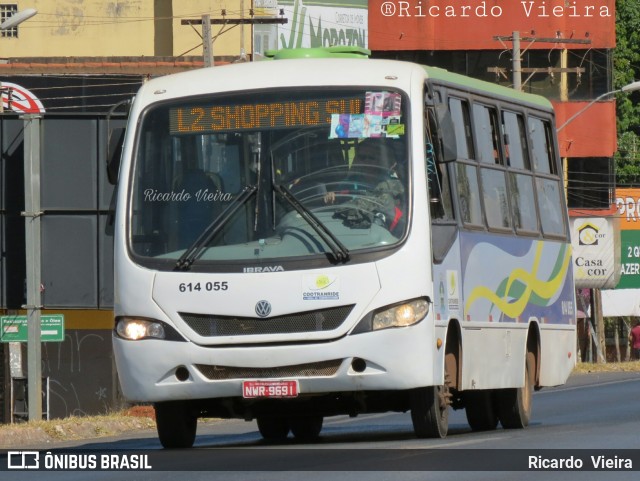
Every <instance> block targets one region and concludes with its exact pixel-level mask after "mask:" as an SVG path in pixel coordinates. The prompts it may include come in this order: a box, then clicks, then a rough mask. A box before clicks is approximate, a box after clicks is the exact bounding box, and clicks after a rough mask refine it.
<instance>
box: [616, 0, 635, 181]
mask: <svg viewBox="0 0 640 481" xmlns="http://www.w3.org/2000/svg"><path fill="white" fill-rule="evenodd" d="M613 65H614V72H613V85H614V88H616V89H619V88H621V87H623V86H625V85H627V84H630V83H631V82H633V81H634V80H639V79H640V2H638V0H616V49H615V51H614V56H613ZM616 100H617V102H616V105H617V117H618V122H617V125H618V151H617V152H616V155H615V164H616V177H617V183H618V184H619V185H621V184H624V185H632V184H635V185H640V136H639V135H638V134H640V94H639V93H638V92H635V93H632V94H619V95H618V97H617V99H616Z"/></svg>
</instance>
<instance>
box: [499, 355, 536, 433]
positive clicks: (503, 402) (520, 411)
mask: <svg viewBox="0 0 640 481" xmlns="http://www.w3.org/2000/svg"><path fill="white" fill-rule="evenodd" d="M534 383H535V356H534V354H533V353H532V352H527V360H526V364H525V376H524V386H523V387H520V388H512V389H500V390H498V391H496V406H497V411H498V418H499V419H500V424H502V427H504V428H505V429H522V428H524V427H526V426H528V425H529V420H530V419H531V405H532V400H533V385H534Z"/></svg>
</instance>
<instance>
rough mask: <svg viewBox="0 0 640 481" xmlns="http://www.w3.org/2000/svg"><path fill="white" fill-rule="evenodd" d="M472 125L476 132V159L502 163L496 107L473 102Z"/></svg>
mask: <svg viewBox="0 0 640 481" xmlns="http://www.w3.org/2000/svg"><path fill="white" fill-rule="evenodd" d="M473 126H474V127H475V129H474V130H475V133H476V142H477V151H476V154H477V156H478V159H477V160H479V161H480V162H484V163H488V164H502V160H501V155H500V140H499V133H500V130H499V126H498V113H497V112H496V109H494V108H493V107H488V106H486V105H482V104H473Z"/></svg>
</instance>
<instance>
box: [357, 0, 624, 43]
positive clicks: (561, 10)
mask: <svg viewBox="0 0 640 481" xmlns="http://www.w3.org/2000/svg"><path fill="white" fill-rule="evenodd" d="M369 3H370V5H369V20H370V21H369V29H370V31H371V43H370V48H371V49H372V50H495V49H500V48H507V47H505V46H504V44H501V43H500V42H499V41H496V39H495V38H494V37H496V36H510V35H512V33H513V32H514V31H519V32H521V34H522V36H523V37H536V38H538V39H542V38H546V39H554V41H555V39H557V38H565V39H573V40H577V39H581V40H588V41H589V43H584V44H574V45H572V46H571V47H570V48H576V49H588V48H613V47H614V46H615V20H616V13H615V0H572V1H565V0H465V1H460V0H372V1H371V2H369ZM525 45H526V47H527V48H532V49H547V50H548V49H550V48H554V45H553V44H549V43H545V42H535V43H532V42H527V43H526V44H524V45H523V48H524V46H525ZM555 47H556V48H565V46H564V45H563V44H562V43H557V44H555Z"/></svg>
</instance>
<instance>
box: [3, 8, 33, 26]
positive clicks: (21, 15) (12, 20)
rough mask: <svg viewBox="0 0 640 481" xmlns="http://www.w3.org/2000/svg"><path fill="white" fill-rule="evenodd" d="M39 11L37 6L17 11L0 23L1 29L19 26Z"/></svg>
mask: <svg viewBox="0 0 640 481" xmlns="http://www.w3.org/2000/svg"><path fill="white" fill-rule="evenodd" d="M36 13H38V11H37V10H36V9H35V8H27V9H25V10H22V11H21V12H16V13H14V14H13V15H11V16H10V17H9V18H7V19H6V20H5V21H4V22H2V23H0V30H7V29H9V28H12V27H17V26H18V24H20V23H22V22H24V21H25V20H29V19H30V18H31V17H33V16H34V15H35V14H36Z"/></svg>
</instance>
